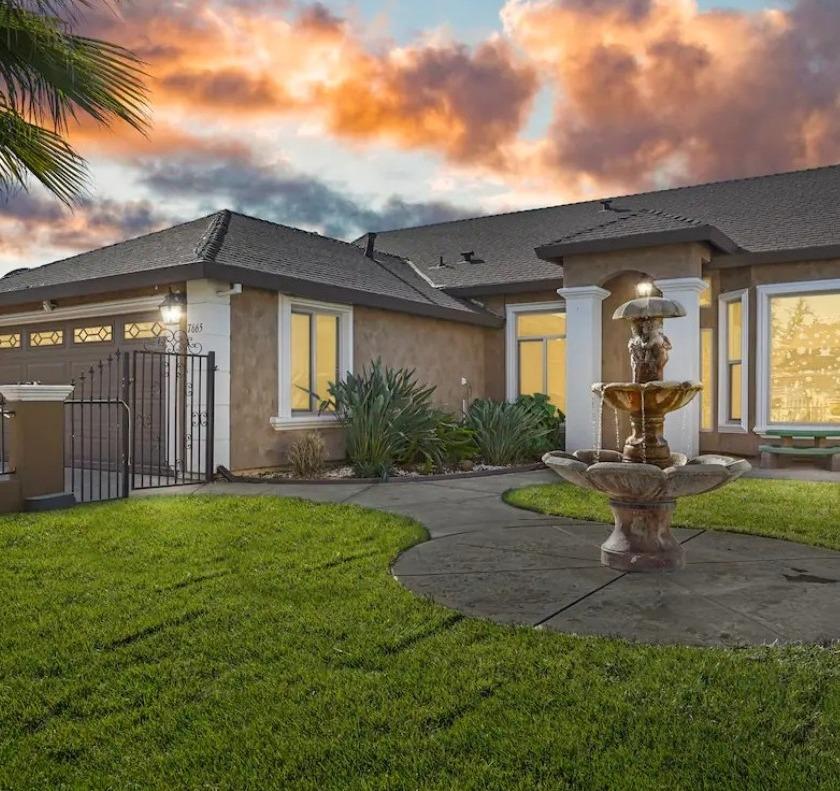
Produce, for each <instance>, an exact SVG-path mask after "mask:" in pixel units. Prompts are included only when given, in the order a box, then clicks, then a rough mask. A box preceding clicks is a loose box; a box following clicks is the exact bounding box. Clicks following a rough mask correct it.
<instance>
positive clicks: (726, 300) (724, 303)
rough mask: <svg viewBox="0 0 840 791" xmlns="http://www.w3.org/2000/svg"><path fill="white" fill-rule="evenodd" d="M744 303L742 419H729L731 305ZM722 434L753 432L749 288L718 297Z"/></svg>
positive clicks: (742, 314)
mask: <svg viewBox="0 0 840 791" xmlns="http://www.w3.org/2000/svg"><path fill="white" fill-rule="evenodd" d="M733 302H740V303H741V418H740V420H731V419H730V418H729V407H730V404H729V388H730V384H729V376H730V374H729V366H730V364H729V342H728V341H729V305H730V304H731V303H733ZM717 378H718V427H717V428H718V431H720V432H723V433H735V434H746V433H748V432H749V411H750V404H749V393H750V293H749V289H748V288H742V289H739V290H737V291H727V292H726V293H725V294H721V295H720V296H719V297H718V371H717Z"/></svg>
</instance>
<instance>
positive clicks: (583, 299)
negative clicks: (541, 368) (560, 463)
mask: <svg viewBox="0 0 840 791" xmlns="http://www.w3.org/2000/svg"><path fill="white" fill-rule="evenodd" d="M557 293H558V294H559V295H560V296H561V297H563V299H564V300H565V301H566V449H567V450H570V451H573V450H578V449H580V448H590V447H592V442H593V436H592V384H593V383H594V382H600V381H601V351H602V346H601V303H602V302H603V301H604V300H605V299H606V298H607V297H608V296H609V295H610V292H609V291H607V290H606V289H603V288H600V287H598V286H575V287H572V288H559V289H557Z"/></svg>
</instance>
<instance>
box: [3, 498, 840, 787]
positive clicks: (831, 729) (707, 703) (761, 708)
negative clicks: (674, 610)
mask: <svg viewBox="0 0 840 791" xmlns="http://www.w3.org/2000/svg"><path fill="white" fill-rule="evenodd" d="M756 483H761V484H762V485H764V483H765V482H756ZM754 500H755V498H753V502H752V503H751V502H746V503H745V505H744V508H745V509H747V510H749V509H750V508H751V507H752V506H753V505H755V502H754ZM811 505H813V506H818V504H817V503H815V502H814V501H813V500H812V501H811ZM762 507H763V506H762ZM806 518H807V515H806ZM424 537H425V531H424V530H423V529H422V528H421V527H420V526H419V525H418V524H417V523H415V522H412V521H411V520H408V519H405V518H401V517H396V516H393V515H390V514H385V513H382V512H377V511H371V510H366V509H362V508H359V507H355V506H338V505H316V504H313V503H310V502H306V501H301V500H292V499H279V498H266V497H259V498H234V497H212V496H208V497H183V498H177V497H173V498H167V497H161V498H144V499H137V500H131V501H126V502H121V503H116V504H103V505H95V506H86V507H80V508H77V509H73V510H70V511H65V512H55V513H51V514H40V515H17V516H13V517H5V518H3V519H0V623H2V625H3V628H2V630H0V698H2V700H3V705H2V706H0V787H3V788H16V789H19V788H56V787H82V788H89V787H96V788H101V787H111V788H128V787H142V788H172V787H212V788H246V787H249V788H267V787H272V788H290V787H294V788H303V789H310V788H311V789H323V788H330V789H333V788H334V789H374V788H382V789H385V788H389V789H390V788H423V789H453V788H459V789H460V788H492V789H511V788H545V789H557V788H580V789H607V788H608V789H625V788H626V789H638V788H651V787H669V788H756V789H765V788H817V787H830V786H831V785H832V783H833V778H836V777H837V776H838V772H840V728H838V721H840V651H839V650H838V648H837V647H836V646H830V647H818V646H801V647H791V648H784V649H780V648H751V649H748V650H724V649H692V648H681V647H667V648H661V647H651V646H637V645H631V644H629V643H626V642H622V641H619V640H610V639H603V638H577V637H572V636H564V635H559V634H552V633H547V632H542V631H539V630H533V629H524V628H510V627H503V626H498V625H494V624H491V623H489V622H485V621H481V620H474V619H468V618H464V617H463V616H461V615H459V614H458V613H455V612H453V611H451V610H447V609H445V608H443V607H440V606H437V605H434V604H432V603H430V602H428V601H425V600H422V599H418V598H416V597H414V596H413V595H412V594H410V593H409V592H408V591H406V590H405V589H403V588H402V587H401V586H400V585H399V584H398V583H397V582H396V581H395V580H394V579H393V578H392V577H391V576H390V574H389V572H388V567H389V563H390V562H391V561H392V560H393V559H394V557H395V556H396V555H397V554H398V553H399V552H401V551H403V550H405V549H406V548H408V547H409V546H411V545H413V544H415V543H416V542H418V541H421V540H423V539H424ZM826 540H828V539H827V538H826ZM833 545H834V546H835V547H837V548H840V539H838V538H837V537H835V538H834V539H833Z"/></svg>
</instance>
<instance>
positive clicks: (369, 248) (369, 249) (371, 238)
mask: <svg viewBox="0 0 840 791" xmlns="http://www.w3.org/2000/svg"><path fill="white" fill-rule="evenodd" d="M375 242H376V234H375V233H373V231H371V232H369V233H368V235H367V239H366V240H365V257H366V258H370V259H371V260H373V254H374V252H375V248H374V244H375Z"/></svg>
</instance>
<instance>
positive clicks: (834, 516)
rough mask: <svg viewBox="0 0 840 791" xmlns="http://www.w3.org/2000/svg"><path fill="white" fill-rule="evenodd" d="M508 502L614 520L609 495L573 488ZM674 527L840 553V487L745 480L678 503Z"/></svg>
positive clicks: (533, 490)
mask: <svg viewBox="0 0 840 791" xmlns="http://www.w3.org/2000/svg"><path fill="white" fill-rule="evenodd" d="M504 500H505V502H507V503H509V504H510V505H515V506H517V507H518V508H526V509H528V510H530V511H539V512H540V513H544V514H552V515H554V516H568V517H571V518H573V519H588V520H591V521H594V522H609V523H611V522H612V521H613V517H612V513H611V512H610V507H609V505H608V503H607V497H606V495H604V494H601V493H600V492H593V491H589V490H587V489H581V488H579V487H577V486H572V485H571V484H569V483H556V484H554V483H549V484H543V485H540V486H526V487H524V488H522V489H511V490H510V491H508V492H505V494H504ZM674 525H676V526H680V527H703V528H712V529H718V530H729V531H732V532H737V533H754V534H756V535H762V536H771V537H773V538H784V539H787V540H789V541H799V542H800V543H803V544H815V545H817V546H823V547H830V548H831V549H840V485H838V484H836V483H805V482H801V481H776V480H759V479H755V478H748V479H743V478H742V479H741V480H738V481H735V483H731V484H729V486H726V487H724V488H723V489H718V490H717V491H714V492H709V493H708V494H700V495H697V496H695V497H683V498H681V499H679V500H677V508H676V511H675V512H674Z"/></svg>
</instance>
